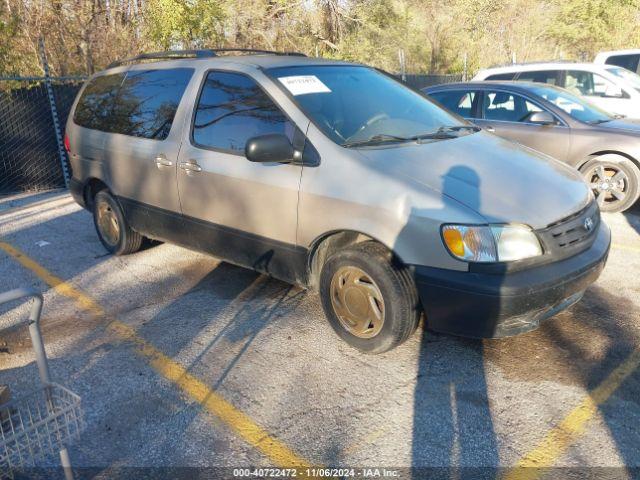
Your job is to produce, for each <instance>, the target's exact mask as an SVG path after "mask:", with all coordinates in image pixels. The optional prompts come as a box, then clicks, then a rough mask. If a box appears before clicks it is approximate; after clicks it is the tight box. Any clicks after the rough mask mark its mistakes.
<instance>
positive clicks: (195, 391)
mask: <svg viewBox="0 0 640 480" xmlns="http://www.w3.org/2000/svg"><path fill="white" fill-rule="evenodd" d="M0 249H1V250H4V251H5V252H6V253H7V254H9V255H10V256H12V257H13V258H14V259H15V260H17V261H18V262H19V263H20V264H21V265H22V266H23V267H25V268H27V269H29V270H31V271H32V272H33V273H34V274H35V275H36V276H38V277H39V278H40V279H41V280H42V281H44V282H45V283H46V284H47V285H49V286H50V287H52V288H53V289H54V290H55V291H56V292H58V293H60V294H61V295H64V296H66V297H69V298H72V299H73V300H75V301H76V302H77V303H78V305H79V306H80V307H82V308H83V309H84V310H86V311H88V312H90V313H92V314H93V315H96V316H104V317H106V318H108V319H109V320H110V322H109V324H108V329H109V330H110V331H111V332H113V333H115V334H116V335H117V336H118V337H119V338H120V339H122V340H126V341H129V342H131V343H133V345H134V346H135V350H136V352H137V353H139V354H140V355H141V356H142V357H143V358H145V359H146V360H147V361H148V362H149V365H151V367H153V369H154V370H155V371H156V372H158V373H159V374H160V375H162V376H163V377H164V378H165V379H167V380H169V381H170V382H172V383H173V384H174V385H176V386H178V387H179V388H180V389H181V390H182V391H183V392H184V393H185V394H187V395H188V396H189V397H191V398H192V399H194V400H195V401H196V402H198V403H199V404H200V405H202V406H203V407H204V408H205V409H206V410H207V411H208V412H210V413H212V414H214V415H215V416H217V417H218V418H219V419H220V420H222V421H223V422H224V423H226V424H227V425H228V426H229V427H231V429H232V430H234V431H235V432H236V433H237V434H238V435H239V436H240V437H242V438H243V439H244V440H245V441H246V442H247V443H249V444H250V445H252V446H254V447H255V448H257V449H258V450H260V451H261V452H262V453H263V454H264V455H266V456H267V457H268V458H269V459H270V460H271V461H272V462H274V464H275V465H278V466H282V467H298V468H301V467H303V468H306V467H309V466H310V463H309V462H307V461H306V460H304V459H302V458H300V457H299V456H298V455H296V454H295V453H294V452H293V451H292V450H290V449H289V448H288V447H287V446H286V445H285V444H284V443H282V442H280V441H279V440H277V439H275V438H273V437H271V436H270V435H269V433H268V432H267V431H266V430H265V429H263V428H262V427H260V426H259V425H257V424H256V423H255V422H254V421H253V420H251V418H249V416H248V415H246V414H245V413H243V412H241V411H240V410H238V409H237V408H235V407H234V406H233V405H232V404H231V403H229V402H228V401H227V400H225V399H224V398H223V397H222V396H221V395H219V394H217V393H216V392H214V391H213V390H212V389H211V388H209V387H208V386H207V385H206V384H205V383H204V382H202V381H201V380H198V379H197V378H196V377H194V376H193V375H191V374H190V373H188V371H187V370H186V369H185V368H184V367H183V366H182V365H180V364H178V363H176V362H174V361H173V360H172V359H171V358H169V357H167V356H166V355H165V354H163V353H162V352H161V351H160V350H158V349H157V348H155V347H154V346H153V345H151V344H150V343H148V342H147V341H146V340H144V339H143V338H142V337H140V336H139V335H138V334H137V333H136V331H135V330H134V329H133V328H131V327H130V326H129V325H126V324H125V323H122V322H120V321H119V320H116V319H113V318H110V317H109V316H108V315H107V314H106V312H105V311H104V309H103V308H102V307H101V306H100V305H99V304H98V303H97V302H96V301H95V300H93V299H92V298H91V297H89V296H88V295H87V294H85V293H83V292H82V291H81V290H79V289H77V288H75V287H73V286H72V285H70V284H69V283H67V282H65V281H64V280H62V279H61V278H59V277H57V276H55V275H54V274H52V273H51V272H49V271H48V270H47V269H46V268H44V267H43V266H42V265H40V264H39V263H37V262H36V261H35V260H33V259H31V258H29V257H28V256H27V255H25V254H24V253H23V252H21V251H20V250H18V249H17V248H15V247H13V246H12V245H9V244H8V243H5V242H0Z"/></svg>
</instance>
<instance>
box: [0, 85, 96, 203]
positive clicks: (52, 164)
mask: <svg viewBox="0 0 640 480" xmlns="http://www.w3.org/2000/svg"><path fill="white" fill-rule="evenodd" d="M50 80H51V93H52V94H53V97H54V99H55V102H54V103H52V102H51V101H50V95H49V92H48V90H47V84H46V81H45V78H44V77H0V195H6V194H9V193H16V192H24V191H37V190H49V189H53V188H60V187H64V186H65V177H64V168H66V169H67V172H68V171H69V167H68V159H67V158H66V152H64V151H60V148H59V145H58V139H57V138H56V135H62V131H61V130H62V129H63V128H64V124H65V122H66V121H67V116H68V114H69V110H70V108H71V104H72V103H73V100H74V98H75V96H76V93H77V92H78V90H79V89H80V87H81V86H82V82H83V80H84V79H83V78H82V77H59V78H51V79H50ZM53 112H56V114H57V119H58V125H56V124H55V123H54V120H53V119H54V116H53Z"/></svg>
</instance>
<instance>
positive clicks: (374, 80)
mask: <svg viewBox="0 0 640 480" xmlns="http://www.w3.org/2000/svg"><path fill="white" fill-rule="evenodd" d="M267 74H268V75H270V76H271V78H272V79H273V81H274V82H275V83H276V84H277V85H278V86H280V87H281V88H282V89H283V90H284V91H286V92H287V93H288V94H289V95H291V96H292V98H293V100H294V101H295V102H296V103H297V104H298V106H299V107H300V108H301V109H302V110H303V111H304V112H305V114H306V115H307V116H308V117H309V118H310V119H311V120H312V121H313V122H314V124H315V125H316V126H317V127H318V128H319V129H321V130H322V132H323V133H324V134H325V135H326V136H327V137H329V138H330V139H331V140H333V141H334V142H335V143H337V144H339V145H343V146H345V147H348V146H349V147H350V146H355V145H358V144H362V142H365V143H374V142H375V143H379V142H382V141H392V142H402V141H406V140H408V139H410V137H413V136H420V135H423V134H427V133H428V132H434V130H438V129H439V128H441V127H453V128H454V129H457V130H456V132H458V131H459V132H460V134H461V135H462V134H466V133H473V131H475V130H474V129H473V127H472V126H470V125H468V124H466V123H464V122H461V121H460V120H459V119H458V117H456V116H454V115H452V114H451V113H449V112H447V111H446V110H444V109H443V108H442V107H440V106H438V105H437V104H435V103H434V102H432V101H431V100H429V99H428V98H427V97H426V96H425V95H422V94H420V93H418V92H416V91H414V90H411V89H410V88H408V87H406V86H405V85H403V84H402V83H400V82H399V81H397V80H395V79H393V78H390V77H389V76H388V75H385V74H384V73H382V72H379V71H377V70H374V69H372V68H369V67H362V66H352V65H309V66H296V67H279V68H271V69H269V70H267ZM454 135H457V133H455V134H453V133H452V134H451V136H454Z"/></svg>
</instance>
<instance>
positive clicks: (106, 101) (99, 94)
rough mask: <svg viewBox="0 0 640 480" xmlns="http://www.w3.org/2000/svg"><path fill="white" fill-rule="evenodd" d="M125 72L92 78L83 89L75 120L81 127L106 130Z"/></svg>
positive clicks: (74, 116)
mask: <svg viewBox="0 0 640 480" xmlns="http://www.w3.org/2000/svg"><path fill="white" fill-rule="evenodd" d="M123 80H124V73H116V74H114V75H102V76H100V77H95V78H94V79H92V80H90V81H89V83H88V84H87V86H86V87H85V89H84V90H83V91H82V95H81V96H80V100H78V105H77V106H76V111H75V113H74V115H73V121H74V122H75V123H76V124H77V125H80V126H81V127H85V128H91V129H93V130H105V129H106V123H107V122H108V118H109V116H110V115H111V111H112V109H113V103H114V101H115V98H116V95H117V94H118V89H119V88H120V85H121V84H122V81H123Z"/></svg>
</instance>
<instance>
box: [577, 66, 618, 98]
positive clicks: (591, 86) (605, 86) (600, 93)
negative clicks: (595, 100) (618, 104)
mask: <svg viewBox="0 0 640 480" xmlns="http://www.w3.org/2000/svg"><path fill="white" fill-rule="evenodd" d="M564 88H566V89H567V90H569V91H570V92H571V93H573V94H575V95H586V96H590V97H609V96H620V95H617V94H616V95H613V93H612V92H616V93H617V92H620V88H619V87H618V86H617V85H616V84H615V83H613V82H612V81H610V80H607V79H606V78H604V77H603V76H602V75H598V74H597V73H593V72H585V71H583V70H569V71H567V75H566V79H565V85H564Z"/></svg>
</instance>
